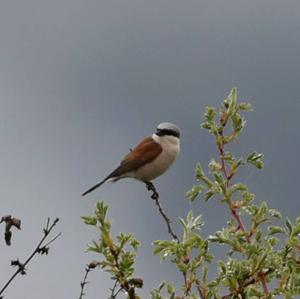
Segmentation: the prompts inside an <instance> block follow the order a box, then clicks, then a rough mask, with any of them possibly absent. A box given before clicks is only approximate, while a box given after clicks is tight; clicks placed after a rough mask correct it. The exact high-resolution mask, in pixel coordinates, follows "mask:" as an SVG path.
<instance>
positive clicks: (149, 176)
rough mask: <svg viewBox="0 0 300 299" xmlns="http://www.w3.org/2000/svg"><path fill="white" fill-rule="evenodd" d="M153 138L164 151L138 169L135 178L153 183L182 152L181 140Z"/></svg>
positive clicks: (171, 137) (170, 137)
mask: <svg viewBox="0 0 300 299" xmlns="http://www.w3.org/2000/svg"><path fill="white" fill-rule="evenodd" d="M152 138H153V139H154V140H155V141H156V142H158V143H159V144H160V145H161V146H162V148H163V150H162V152H161V153H160V155H158V157H157V158H155V159H154V160H153V161H151V162H150V163H147V164H146V165H144V166H142V167H141V168H140V169H138V170H137V171H136V172H135V174H134V177H135V178H136V179H138V180H142V181H151V180H153V179H155V178H157V177H158V176H160V175H162V174H163V173H164V172H165V171H166V170H167V169H168V168H169V167H170V166H171V165H172V163H173V162H174V160H175V159H176V156H177V155H178V153H179V150H180V144H179V139H178V138H176V137H173V136H164V137H158V136H156V135H153V136H152Z"/></svg>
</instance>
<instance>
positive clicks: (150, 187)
mask: <svg viewBox="0 0 300 299" xmlns="http://www.w3.org/2000/svg"><path fill="white" fill-rule="evenodd" d="M145 184H146V187H147V189H148V190H149V191H152V192H153V193H152V195H151V198H152V199H153V200H154V201H155V204H156V205H157V207H158V211H159V213H160V214H161V216H162V217H163V219H164V221H165V222H166V225H167V227H168V232H169V234H170V235H171V236H172V238H173V239H174V240H176V241H177V243H179V238H178V237H177V235H176V234H175V233H174V231H173V229H172V227H171V221H170V219H169V218H168V216H167V215H166V213H165V212H164V210H163V209H162V206H161V204H160V202H159V194H158V192H157V190H156V188H155V186H154V185H153V183H151V182H146V183H145Z"/></svg>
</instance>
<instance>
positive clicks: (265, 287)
mask: <svg viewBox="0 0 300 299" xmlns="http://www.w3.org/2000/svg"><path fill="white" fill-rule="evenodd" d="M259 278H260V281H261V284H262V286H263V289H264V292H265V294H266V295H268V294H269V288H268V284H267V281H266V276H265V274H264V273H263V272H260V273H259Z"/></svg>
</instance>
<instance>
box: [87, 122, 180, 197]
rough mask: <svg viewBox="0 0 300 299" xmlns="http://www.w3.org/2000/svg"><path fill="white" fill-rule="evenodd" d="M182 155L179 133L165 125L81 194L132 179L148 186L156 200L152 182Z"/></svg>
mask: <svg viewBox="0 0 300 299" xmlns="http://www.w3.org/2000/svg"><path fill="white" fill-rule="evenodd" d="M179 152H180V129H179V128H178V127H177V126H176V125H174V124H172V123H170V122H162V123H160V124H159V125H158V126H157V128H156V132H155V133H153V134H152V136H149V137H146V138H144V139H143V140H141V142H140V143H138V145H137V146H136V147H135V148H133V149H131V150H130V152H129V153H128V154H127V155H125V156H124V157H123V159H122V161H121V163H120V165H119V166H118V167H117V168H116V169H114V170H113V171H112V172H111V173H110V174H109V175H108V176H106V177H105V178H104V179H103V180H101V181H100V182H99V183H97V184H96V185H94V186H93V187H91V188H89V189H88V190H87V191H85V192H84V193H82V196H85V195H87V194H88V193H90V192H92V191H94V190H95V189H97V188H99V187H100V186H101V185H103V184H104V183H105V182H107V181H112V182H116V181H118V180H120V179H123V178H133V179H136V180H138V181H141V182H143V183H145V184H146V186H147V188H148V190H152V191H153V195H152V196H153V197H152V198H154V197H156V196H157V195H158V194H157V192H156V190H155V188H154V186H153V184H152V182H151V181H152V180H154V179H156V178H157V177H159V176H161V175H162V174H163V173H164V172H165V171H166V170H167V169H168V168H169V167H170V166H171V165H172V164H173V162H174V161H175V159H176V157H177V155H178V154H179Z"/></svg>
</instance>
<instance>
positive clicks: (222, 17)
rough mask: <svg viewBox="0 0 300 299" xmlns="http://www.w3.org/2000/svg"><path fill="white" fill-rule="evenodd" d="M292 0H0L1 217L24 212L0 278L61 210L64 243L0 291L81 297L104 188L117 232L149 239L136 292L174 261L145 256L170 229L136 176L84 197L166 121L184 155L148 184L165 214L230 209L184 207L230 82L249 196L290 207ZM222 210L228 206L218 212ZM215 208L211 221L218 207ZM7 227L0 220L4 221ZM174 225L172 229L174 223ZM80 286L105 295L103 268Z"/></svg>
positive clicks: (292, 212) (297, 46) (293, 201)
mask: <svg viewBox="0 0 300 299" xmlns="http://www.w3.org/2000/svg"><path fill="white" fill-rule="evenodd" d="M299 32H300V2H299V1H291V0H285V1H279V0H266V1H261V0H252V1H233V0H227V1H213V0H210V1H200V0H198V1H196V0H195V1H192V0H186V1H181V0H180V1H179V0H159V1H158V0H151V1H141V0H139V1H138V0H125V1H124V0H122V1H114V0H98V1H89V0H85V1H82V0H81V1H79V0H73V1H71V0H59V1H58V0H52V1H40V0H39V1H37V0H27V1H15V0H9V1H8V0H5V1H2V2H1V4H0V43H1V44H0V104H1V109H0V134H1V150H0V151H1V158H0V163H1V170H2V171H1V172H0V182H1V193H2V194H1V201H2V204H1V215H3V214H7V213H12V214H13V215H16V216H18V217H20V218H21V219H22V221H23V228H22V231H21V232H16V233H15V234H14V236H13V246H12V247H11V248H8V247H6V246H5V245H4V242H3V241H2V242H0V247H1V248H0V250H1V256H0V266H1V272H0V283H1V284H2V282H4V281H5V280H6V279H7V278H8V276H9V275H10V273H11V272H12V269H10V266H9V262H10V259H13V258H16V257H19V258H20V259H24V258H25V256H27V255H28V254H29V253H30V250H31V249H32V248H33V246H34V244H36V242H37V241H38V239H39V238H40V235H41V232H40V230H41V228H42V226H43V224H44V223H45V221H46V218H47V217H48V216H51V217H60V218H61V222H60V224H59V227H58V230H59V231H62V232H63V236H62V237H61V239H59V240H57V241H56V242H55V243H54V244H53V246H52V247H51V250H50V254H49V256H47V257H41V258H38V259H37V260H35V261H33V263H32V264H31V265H30V266H29V269H28V275H27V276H25V277H21V278H18V279H17V280H16V281H15V283H14V286H13V287H11V288H10V289H9V290H8V291H7V293H6V298H11V299H19V298H22V299H35V298H44V299H50V298H64V299H65V298H77V297H78V295H79V281H80V280H81V278H82V275H83V270H84V266H85V264H86V263H87V262H88V261H90V260H92V259H93V258H94V256H93V255H91V254H87V253H85V252H84V249H85V248H86V244H87V243H88V242H89V241H90V240H91V239H92V238H96V237H97V236H96V231H95V232H94V231H92V230H91V228H89V227H86V226H85V225H83V224H82V221H81V219H80V216H81V215H87V214H90V213H91V212H92V211H93V208H94V205H95V203H96V201H97V200H99V199H105V200H107V201H108V202H109V204H110V217H112V218H113V219H114V228H115V231H117V232H118V231H119V230H120V229H122V230H123V231H125V232H133V233H134V234H135V235H136V237H137V238H138V239H140V240H141V241H142V242H143V247H142V248H141V252H140V255H139V260H138V267H137V274H136V275H137V276H140V277H143V278H144V280H145V288H144V292H143V293H142V294H144V296H145V298H149V297H148V295H146V294H148V293H149V290H150V289H152V288H153V287H155V286H157V284H158V282H159V280H160V279H163V278H166V277H167V276H168V277H169V278H170V279H171V280H175V281H176V280H179V279H180V276H179V275H177V273H176V271H174V269H173V268H172V267H171V266H169V265H167V264H160V262H159V259H158V258H157V257H152V255H151V245H150V242H151V240H154V239H159V238H168V235H167V233H166V230H165V227H164V223H163V222H162V220H161V218H160V217H159V216H158V215H157V211H156V209H155V208H154V206H153V203H152V202H151V201H150V200H149V197H148V194H147V192H146V191H145V188H144V186H143V185H142V184H139V183H137V182H132V181H126V180H124V181H122V182H119V183H117V184H115V185H111V184H107V185H105V186H103V188H102V189H100V190H98V191H97V192H95V193H93V194H92V195H90V196H89V197H87V198H86V199H85V200H82V198H81V197H80V194H81V193H82V191H84V190H85V189H86V188H87V187H89V186H91V185H92V184H94V183H96V182H97V180H98V179H100V178H102V177H103V176H105V175H106V174H107V173H108V172H109V171H110V170H112V168H113V167H115V166H116V165H117V164H118V163H119V159H120V157H122V156H123V155H124V154H126V152H127V151H128V149H129V148H130V147H132V146H134V145H135V143H136V142H137V141H138V140H139V139H140V138H141V137H143V136H145V135H149V134H151V133H152V131H153V130H154V128H155V126H156V125H157V124H158V123H159V122H161V121H171V122H174V123H176V124H177V125H179V126H180V127H181V130H182V152H181V155H180V156H179V158H178V161H177V162H176V164H175V165H174V167H172V169H171V170H170V171H169V172H168V173H167V174H166V175H165V176H164V177H161V178H160V179H158V180H157V183H156V184H157V187H158V188H159V191H160V194H161V201H162V203H163V205H164V207H165V208H166V210H167V212H168V214H169V216H170V217H171V218H172V219H174V221H175V219H176V218H177V217H178V216H179V215H180V216H185V215H186V213H187V211H188V210H189V209H190V208H194V209H195V211H196V213H202V214H203V218H204V220H205V222H206V226H205V228H204V231H203V233H204V234H209V233H213V232H214V231H215V230H217V229H219V228H220V227H222V226H223V225H224V223H225V221H226V218H225V216H226V214H225V213H224V209H223V207H221V206H220V205H218V204H216V203H215V202H210V203H208V204H205V203H203V202H197V203H195V204H194V205H192V206H191V205H189V204H188V203H187V201H186V199H185V192H186V190H188V189H189V187H190V186H191V185H192V184H193V183H194V180H193V168H194V164H195V163H196V162H197V161H200V162H202V164H204V165H205V164H206V163H207V162H208V161H209V159H210V158H211V157H213V156H215V155H216V151H215V148H214V145H213V142H212V140H211V138H210V136H209V135H208V134H207V132H205V131H203V130H200V129H199V124H200V122H201V117H202V113H203V111H204V108H205V106H206V105H219V103H220V101H221V100H222V99H223V98H224V97H225V96H226V95H227V94H228V92H229V90H230V88H231V87H232V86H238V88H239V95H240V98H242V99H243V100H247V101H250V102H251V103H252V104H253V107H254V109H255V111H254V112H253V113H251V114H249V115H247V127H246V130H245V132H244V134H243V136H242V137H241V138H240V141H239V143H237V144H236V145H235V146H234V151H235V153H237V154H243V153H248V152H250V151H252V150H257V151H259V152H263V153H264V154H265V166H266V167H265V169H264V170H263V171H262V172H258V171H257V172H252V169H247V171H245V172H243V173H242V174H241V180H242V181H245V180H246V181H247V183H248V184H249V186H250V187H251V190H252V191H253V192H254V193H256V195H257V200H258V201H261V200H267V201H268V203H269V205H270V206H272V207H274V208H278V209H280V210H281V211H282V212H283V215H289V216H290V217H291V218H295V217H296V216H298V215H299V208H300V204H299V199H298V198H297V194H298V186H299V175H300V173H299V172H300V170H299V161H298V159H299V150H300V143H299V132H300V121H299V115H300V95H299V94H300V90H299V87H300V85H299V77H300V76H299V75H300V56H299V53H300V38H299ZM223 215H224V218H223ZM216 216H217V217H216ZM2 230H3V228H2ZM177 230H178V227H177ZM90 280H91V284H90V285H88V288H87V296H86V298H106V296H107V294H108V288H109V287H110V286H111V282H110V280H109V279H108V277H107V275H106V274H105V273H101V272H100V271H99V272H94V273H92V274H91V277H90Z"/></svg>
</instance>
